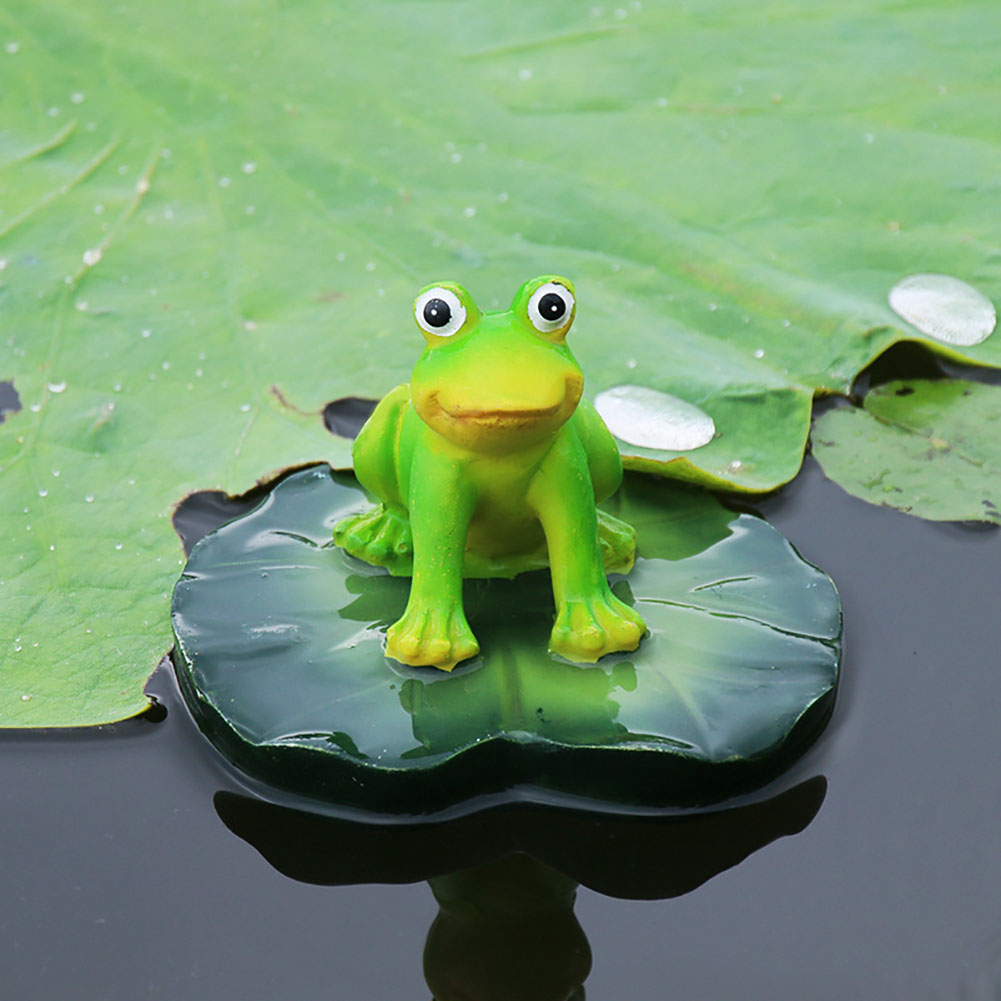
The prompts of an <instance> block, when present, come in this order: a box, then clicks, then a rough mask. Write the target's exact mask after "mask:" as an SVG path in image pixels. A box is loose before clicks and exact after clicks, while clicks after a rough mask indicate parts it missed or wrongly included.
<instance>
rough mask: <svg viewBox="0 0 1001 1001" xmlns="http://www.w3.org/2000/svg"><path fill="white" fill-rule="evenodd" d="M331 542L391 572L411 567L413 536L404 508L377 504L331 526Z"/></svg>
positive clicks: (407, 570) (407, 572)
mask: <svg viewBox="0 0 1001 1001" xmlns="http://www.w3.org/2000/svg"><path fill="white" fill-rule="evenodd" d="M334 542H335V543H336V544H337V545H338V546H342V547H343V548H344V549H346V550H347V551H348V552H349V553H350V554H351V555H352V556H355V557H357V558H358V559H360V560H364V561H365V562H366V563H372V564H373V565H375V566H378V567H388V568H389V571H390V573H394V574H399V575H407V574H409V573H410V572H411V569H412V567H413V556H414V540H413V536H412V535H411V532H410V518H409V517H408V516H407V512H406V511H404V510H403V508H398V507H392V506H390V505H388V504H380V505H379V506H378V507H376V508H373V509H372V510H370V511H362V512H361V514H353V515H350V516H348V517H347V518H345V519H344V520H343V521H339V522H338V523H337V524H336V525H335V526H334Z"/></svg>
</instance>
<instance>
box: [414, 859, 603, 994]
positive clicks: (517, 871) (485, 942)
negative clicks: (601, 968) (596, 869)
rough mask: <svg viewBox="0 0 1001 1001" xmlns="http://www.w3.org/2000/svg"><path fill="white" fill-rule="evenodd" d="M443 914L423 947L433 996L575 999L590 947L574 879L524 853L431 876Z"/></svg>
mask: <svg viewBox="0 0 1001 1001" xmlns="http://www.w3.org/2000/svg"><path fill="white" fill-rule="evenodd" d="M428 882H429V884H430V886H431V892H432V893H433V894H434V897H435V900H437V901H438V908H439V910H438V916H437V917H436V918H435V919H434V922H433V923H432V925H431V929H430V930H429V931H428V937H427V943H426V945H425V946H424V979H425V980H426V981H427V984H428V987H430V988H431V992H432V994H433V995H434V998H435V1001H466V999H468V998H475V999H476V1001H514V999H517V1001H578V999H583V998H584V981H585V980H586V979H587V975H588V973H590V971H591V948H590V946H589V945H588V941H587V936H586V935H585V934H584V930H583V929H582V928H581V926H580V924H579V922H578V921H577V917H576V915H575V914H574V902H575V901H576V899H577V883H576V882H575V881H574V880H573V879H571V878H570V877H569V876H564V875H563V874H562V873H559V872H557V871H556V870H555V869H550V868H549V866H546V865H543V864H542V863H541V862H538V861H537V860H536V859H534V858H532V857H531V856H530V855H525V854H523V853H521V852H519V853H517V854H514V855H508V856H507V857H505V858H502V859H498V860H497V861H495V862H490V863H488V864H487V865H483V866H478V867H476V868H473V869H464V870H462V871H460V872H455V873H450V874H448V875H446V876H438V877H435V878H432V879H430V880H429V881H428Z"/></svg>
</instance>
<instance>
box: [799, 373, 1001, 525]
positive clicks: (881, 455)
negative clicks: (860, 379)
mask: <svg viewBox="0 0 1001 1001" xmlns="http://www.w3.org/2000/svg"><path fill="white" fill-rule="evenodd" d="M863 407H864V408H853V409H850V410H849V409H839V410H831V411H829V412H828V413H826V414H823V415H822V416H821V417H819V418H818V419H817V422H816V425H815V427H814V432H813V453H814V455H816V457H817V459H818V460H819V462H820V464H821V466H823V469H824V472H825V473H826V474H827V475H828V476H829V477H830V478H831V479H832V480H834V481H835V483H838V484H840V485H841V486H842V487H844V489H845V490H847V491H848V493H850V494H852V495H854V496H855V497H861V498H862V499H863V500H867V501H869V502H870V503H872V504H882V505H884V506H885V507H895V508H899V509H900V510H901V511H906V512H907V513H908V514H914V515H918V516H920V517H922V518H930V519H932V520H935V521H987V522H993V523H994V524H1001V436H999V435H998V432H997V429H998V427H999V426H1001V388H998V387H996V386H986V385H982V384H980V383H976V382H967V381H965V380H963V379H934V380H929V379H912V380H907V381H900V382H890V383H887V384H885V385H882V386H879V387H877V388H876V389H873V390H872V391H871V392H870V393H868V394H867V395H866V397H865V400H864V401H863Z"/></svg>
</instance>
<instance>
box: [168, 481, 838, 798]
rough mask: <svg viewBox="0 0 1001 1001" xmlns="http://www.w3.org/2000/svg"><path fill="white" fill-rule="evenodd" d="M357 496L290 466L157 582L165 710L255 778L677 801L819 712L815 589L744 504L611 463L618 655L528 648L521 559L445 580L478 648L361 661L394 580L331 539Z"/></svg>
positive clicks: (351, 790)
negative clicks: (174, 705) (509, 572)
mask: <svg viewBox="0 0 1001 1001" xmlns="http://www.w3.org/2000/svg"><path fill="white" fill-rule="evenodd" d="M367 503H368V501H367V499H366V498H365V496H364V494H363V493H362V491H361V490H360V489H359V488H358V486H357V484H356V483H355V481H354V480H353V479H352V478H351V477H350V476H345V475H340V474H333V475H332V474H331V472H330V470H329V469H328V468H327V467H326V466H318V467H314V468H311V469H307V470H305V471H303V472H299V473H296V474H294V475H292V476H289V477H288V478H287V479H285V480H283V481H282V482H281V483H280V484H279V485H278V486H277V487H276V488H275V489H274V491H273V492H272V493H271V494H270V495H269V496H268V497H267V499H266V500H265V501H263V502H262V504H261V505H260V506H259V507H258V508H257V509H256V510H254V511H252V512H251V513H250V514H248V515H245V516H244V517H242V518H239V519H237V520H236V521H233V522H230V523H229V524H228V525H225V526H223V527H222V528H220V529H219V530H218V531H216V532H213V533H212V534H211V535H208V536H206V538H204V539H203V540H202V541H201V542H199V543H198V545H197V546H195V548H194V550H193V551H192V553H191V558H190V559H189V561H188V565H187V567H186V569H185V572H184V575H183V576H182V578H181V580H180V581H179V583H178V584H177V587H176V589H175V591H174V605H173V620H174V631H175V634H176V637H177V652H178V657H177V664H178V674H179V677H180V680H181V687H182V689H183V691H184V693H185V696H186V698H187V701H188V704H189V705H190V707H191V709H192V711H193V712H194V714H195V716H196V718H197V720H198V722H199V724H200V726H201V727H202V729H203V730H204V731H205V733H206V734H207V735H208V736H209V738H210V739H211V740H212V741H213V743H214V744H216V746H217V747H218V748H219V749H220V750H221V751H222V752H223V753H224V754H225V755H226V756H227V757H228V758H230V759H231V760H232V761H233V762H234V763H236V764H237V765H238V766H239V767H240V768H242V769H244V770H245V771H247V772H249V773H250V774H252V775H254V776H256V777H257V778H259V779H262V780H264V781H265V782H267V783H270V784H272V785H274V786H278V787H280V788H282V789H283V790H286V791H289V792H293V793H297V794H302V795H306V796H310V797H313V798H318V799H321V800H324V801H325V802H327V803H333V804H338V805H344V806H353V807H362V808H366V809H372V810H376V811H379V812H383V813H429V812H434V811H437V810H440V809H443V808H446V807H448V806H450V805H453V804H456V803H459V802H462V801H464V800H467V799H469V798H471V797H474V796H476V795H479V794H484V793H496V792H499V791H503V790H508V789H512V788H515V787H519V786H522V787H524V786H533V787H536V788H537V789H540V788H541V789H544V790H547V791H549V792H550V793H559V794H564V795H568V796H580V797H586V798H588V799H591V800H596V801H603V802H612V803H616V804H625V805H647V806H650V805H657V806H689V805H694V804H699V803H708V802H712V801H714V800H719V799H721V798H723V797H725V796H727V795H731V794H733V793H736V792H740V791H744V790H746V789H748V788H751V787H753V786H755V785H758V784H761V783H762V782H764V781H767V780H768V779H770V778H772V777H773V776H774V775H776V774H777V773H778V772H779V771H780V770H781V769H782V768H783V767H785V766H787V765H788V764H789V763H790V762H791V760H792V758H793V756H794V755H795V754H796V753H798V752H799V751H800V750H802V749H803V748H804V747H805V746H806V745H807V744H808V743H809V742H810V741H811V740H812V739H813V738H814V737H815V736H816V734H817V733H818V732H819V730H820V728H821V727H822V726H823V724H824V723H825V722H826V719H827V717H828V715H829V714H830V710H831V708H832V706H833V696H834V689H835V685H836V681H837V675H838V662H839V657H840V639H841V608H840V604H839V601H838V596H837V592H836V590H835V588H834V585H833V583H832V582H831V580H830V578H828V577H827V576H826V575H825V574H823V573H822V572H821V571H819V570H818V569H816V568H815V567H813V566H811V565H810V564H808V563H806V562H805V561H804V560H803V559H802V558H801V557H800V556H799V555H798V554H797V553H796V552H795V550H794V549H793V548H792V546H790V544H789V543H788V542H787V541H786V540H785V539H784V538H783V537H782V536H781V535H780V534H779V533H778V532H776V531H775V529H773V528H772V527H771V526H770V525H768V524H767V523H766V522H764V521H762V520H760V519H759V518H755V517H753V516H751V515H746V514H739V515H738V514H734V513H732V512H730V511H727V510H726V509H724V508H723V507H722V506H721V505H720V504H718V503H717V502H716V501H715V500H713V499H712V498H711V497H709V496H708V495H706V494H703V493H701V492H699V491H696V490H691V489H688V488H686V487H683V486H680V485H678V484H672V483H668V482H665V481H660V480H655V479H650V478H645V477H642V476H639V475H636V474H632V475H628V476H627V478H626V482H625V484H624V485H623V488H622V490H621V491H620V492H619V494H618V495H616V497H615V498H613V500H612V501H611V502H609V504H607V505H605V507H607V508H608V510H609V511H611V512H612V513H613V514H615V515H616V516H618V517H620V518H623V519H625V520H627V521H629V522H630V523H631V524H633V525H634V526H635V527H636V529H637V532H638V535H639V543H638V559H637V561H636V566H635V568H634V570H633V571H632V572H631V573H630V574H629V576H628V577H617V578H614V577H613V581H615V583H614V588H615V591H616V593H617V594H618V595H619V596H620V597H621V598H623V599H624V600H626V601H629V602H635V603H636V606H637V608H638V609H639V610H640V611H641V612H642V614H643V617H644V619H645V620H646V622H647V624H648V625H649V628H650V634H649V635H648V636H647V637H646V638H645V639H644V640H643V642H642V643H641V645H640V648H639V650H637V651H635V652H633V653H623V654H615V655H612V656H609V657H605V658H604V659H602V660H601V661H600V662H599V663H598V664H595V665H586V666H578V665H576V664H569V663H566V662H564V661H561V660H559V659H558V658H556V657H554V656H552V655H550V654H549V653H548V652H547V650H546V642H547V639H548V635H549V630H550V628H551V624H552V619H553V602H552V595H551V591H550V583H549V574H548V573H547V572H546V571H538V572H534V573H527V574H522V575H521V576H519V577H517V578H516V579H514V580H513V581H507V580H489V581H487V580H475V581H467V582H466V591H465V602H466V609H467V614H468V617H469V622H470V625H471V626H472V628H473V631H474V632H475V633H476V636H477V638H478V639H479V641H480V647H481V650H482V653H481V655H480V657H478V658H477V659H476V660H474V661H470V662H469V663H468V664H463V665H460V666H459V667H458V668H456V670H455V671H453V672H452V673H451V674H445V673H443V672H439V671H436V670H434V669H433V668H410V667H405V666H403V665H401V664H398V663H396V662H395V661H392V660H387V659H386V658H385V657H384V656H383V643H384V640H385V631H386V629H387V628H388V626H389V625H391V624H392V623H393V622H395V621H396V619H397V618H398V617H399V616H400V614H401V613H402V612H403V608H404V606H405V604H406V600H407V593H408V590H409V587H410V581H409V580H408V579H405V578H404V579H401V578H396V577H391V576H390V575H389V574H388V573H386V572H385V571H384V570H381V569H377V568H375V567H371V566H368V565H367V564H365V563H361V562H360V561H358V560H355V559H354V558H353V557H351V556H348V555H347V554H346V553H345V552H344V551H342V550H340V549H338V548H336V547H335V546H334V545H333V543H332V542H331V541H330V538H331V528H332V526H333V525H334V523H335V522H337V521H338V520H340V519H341V518H343V517H344V516H345V515H347V514H349V513H351V512H352V511H356V510H360V509H361V508H362V507H364V506H365V505H366V504H367ZM592 805H593V804H592Z"/></svg>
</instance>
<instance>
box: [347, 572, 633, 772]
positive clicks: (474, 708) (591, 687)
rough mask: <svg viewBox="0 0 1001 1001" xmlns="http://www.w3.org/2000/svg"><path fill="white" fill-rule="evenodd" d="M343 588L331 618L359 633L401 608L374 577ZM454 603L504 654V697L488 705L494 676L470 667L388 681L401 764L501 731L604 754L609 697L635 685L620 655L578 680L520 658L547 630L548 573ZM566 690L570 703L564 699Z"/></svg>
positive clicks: (486, 587) (618, 734)
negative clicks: (404, 738)
mask: <svg viewBox="0 0 1001 1001" xmlns="http://www.w3.org/2000/svg"><path fill="white" fill-rule="evenodd" d="M345 584H346V588H347V590H348V592H349V593H350V594H351V595H353V596H354V597H353V600H352V601H351V602H349V603H348V604H346V605H343V606H342V607H340V608H339V609H338V614H339V615H340V616H341V618H343V619H346V620H350V621H356V622H359V623H362V624H364V625H366V626H369V627H374V628H380V627H383V626H385V625H386V624H387V620H388V619H390V618H392V616H393V615H395V614H398V613H399V610H400V609H401V608H402V607H403V603H404V602H405V601H406V594H405V591H404V590H403V588H402V587H401V585H403V584H404V582H403V581H401V580H400V579H399V578H395V577H391V576H389V575H387V574H384V573H379V572H375V571H373V572H371V573H356V574H351V575H350V576H349V577H347V578H346V581H345ZM613 590H614V591H615V592H616V593H617V594H619V595H620V596H621V598H622V599H623V601H625V602H629V601H631V600H632V594H631V592H630V590H629V585H628V582H627V581H626V580H618V581H617V582H616V583H615V584H614V586H613ZM463 597H464V604H465V607H466V609H467V610H468V613H469V617H470V620H471V621H472V622H473V623H474V625H475V626H476V629H477V632H478V633H479V635H480V636H481V637H482V639H483V640H484V642H485V643H486V644H487V645H488V649H490V650H492V651H494V652H497V651H502V650H506V651H509V652H510V653H511V656H510V657H509V658H507V659H506V660H505V669H506V671H507V672H508V673H507V679H506V682H505V685H504V688H505V690H507V691H509V692H511V693H512V697H511V698H509V699H506V700H498V698H497V680H496V677H495V676H494V674H495V672H492V671H483V670H478V669H477V667H478V666H479V665H473V664H470V665H468V668H462V669H460V670H459V671H457V672H455V673H454V674H438V673H433V674H429V673H427V672H418V671H416V670H411V669H408V668H406V667H401V668H399V669H398V670H397V672H396V673H397V675H399V676H402V678H397V679H394V684H395V685H397V686H398V698H399V701H400V705H401V707H402V708H403V709H404V710H405V711H406V712H407V713H408V714H409V715H410V716H411V717H412V721H413V722H412V725H413V735H414V737H415V738H416V739H417V741H418V744H419V746H418V747H415V748H414V749H413V750H412V751H410V752H408V756H420V754H421V749H422V748H429V749H430V748H433V753H435V754H440V753H442V752H443V751H445V750H447V749H450V748H451V749H457V748H461V747H467V746H470V745H472V744H475V743H478V742H481V741H483V740H485V739H488V738H489V737H491V736H493V735H494V734H501V733H510V732H525V733H534V734H538V735H539V736H542V737H549V738H552V739H557V740H559V741H561V742H567V741H574V742H576V743H578V744H582V745H586V744H602V745H606V744H609V743H613V742H614V741H615V740H618V739H622V738H623V737H624V736H627V730H626V727H625V726H624V725H623V724H622V723H620V722H619V721H618V720H617V717H618V714H619V710H620V704H619V698H618V693H620V692H629V691H633V690H634V689H635V688H636V684H637V678H636V669H635V667H634V665H633V663H632V661H631V660H630V659H629V655H628V654H620V655H619V656H618V657H613V658H608V659H606V661H604V662H603V663H602V664H601V665H600V666H599V667H598V668H597V669H593V670H588V671H585V672H582V671H581V670H580V668H577V667H575V666H574V665H572V664H566V663H562V662H560V661H559V660H556V659H553V658H546V657H545V655H544V654H543V655H542V657H541V659H542V660H544V661H545V662H546V669H545V670H544V671H539V670H536V669H535V665H536V664H537V663H539V661H540V658H539V657H532V656H530V655H531V654H533V653H535V651H541V650H543V649H544V646H545V642H546V636H547V634H548V632H549V629H550V627H551V624H552V621H553V599H552V590H551V587H550V583H549V576H548V574H546V573H544V572H541V571H537V572H534V573H526V574H523V575H521V576H519V577H518V580H517V581H506V580H491V581H487V580H467V581H465V582H464V587H463ZM523 654H528V655H529V656H524V655H523ZM568 689H571V690H572V691H573V693H574V697H573V699H567V698H566V697H565V695H564V693H565V691H566V690H568ZM514 693H517V694H516V695H515V694H514Z"/></svg>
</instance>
